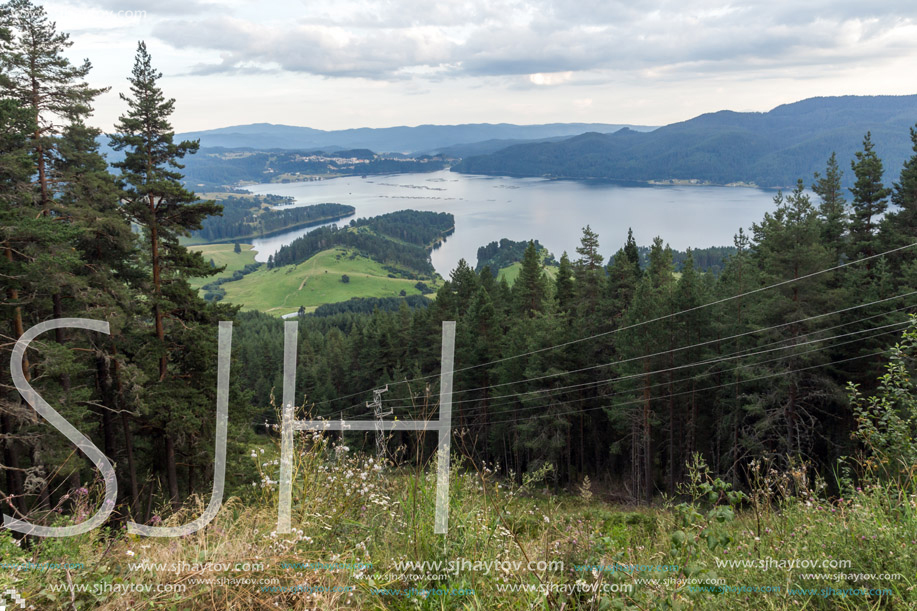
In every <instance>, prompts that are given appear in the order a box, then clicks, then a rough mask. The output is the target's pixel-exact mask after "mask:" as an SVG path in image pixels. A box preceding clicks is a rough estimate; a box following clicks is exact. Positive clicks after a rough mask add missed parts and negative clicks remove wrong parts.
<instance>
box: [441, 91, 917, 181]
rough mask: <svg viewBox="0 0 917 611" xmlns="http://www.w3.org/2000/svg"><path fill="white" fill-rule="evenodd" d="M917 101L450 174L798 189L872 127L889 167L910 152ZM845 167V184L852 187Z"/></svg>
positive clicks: (847, 104)
mask: <svg viewBox="0 0 917 611" xmlns="http://www.w3.org/2000/svg"><path fill="white" fill-rule="evenodd" d="M915 122H917V95H910V96H843V97H822V98H810V99H807V100H802V101H800V102H796V103H793V104H785V105H783V106H778V107H777V108H774V109H773V110H771V111H770V112H766V113H758V112H732V111H721V112H716V113H709V114H704V115H700V116H699V117H695V118H693V119H690V120H688V121H683V122H681V123H674V124H672V125H667V126H665V127H660V128H659V129H656V130H654V131H651V132H644V133H641V132H636V131H633V130H629V129H623V130H621V131H619V132H616V133H613V134H598V133H586V134H582V135H580V136H577V137H575V138H570V139H567V140H563V141H560V142H540V143H533V144H518V145H515V146H510V147H508V148H505V149H503V150H501V151H497V152H495V153H493V154H490V155H480V156H475V157H469V158H467V159H465V160H463V161H462V162H461V163H459V164H458V165H456V166H454V167H453V170H455V171H459V172H464V173H471V174H491V175H508V176H549V177H566V178H603V179H616V180H639V181H668V180H676V181H690V180H697V181H702V182H709V183H714V184H729V183H736V182H745V183H754V184H757V185H759V186H769V187H774V186H787V185H793V184H794V183H795V182H796V179H797V178H799V177H804V178H806V179H808V178H810V177H811V176H812V175H813V173H814V172H816V171H819V170H822V169H824V167H825V161H826V160H827V159H828V157H830V155H831V153H832V152H836V153H837V156H838V158H839V159H851V158H853V155H854V152H855V151H857V150H860V148H861V145H862V142H863V137H864V135H865V134H866V132H867V131H871V132H872V141H873V142H874V143H875V147H876V151H877V153H878V154H879V156H880V157H881V158H882V159H883V161H884V162H885V167H886V168H888V169H889V170H892V171H898V170H899V169H900V168H901V166H902V164H903V162H904V161H905V159H907V158H908V157H909V156H910V154H911V143H910V141H909V139H908V128H909V127H911V126H913V125H914V123H915ZM842 169H844V170H846V172H845V176H844V183H845V184H846V185H847V186H849V185H850V184H852V172H851V171H850V169H849V167H845V168H842Z"/></svg>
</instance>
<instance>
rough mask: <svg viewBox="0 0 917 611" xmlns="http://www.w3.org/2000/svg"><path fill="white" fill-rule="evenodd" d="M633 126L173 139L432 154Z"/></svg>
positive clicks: (211, 134)
mask: <svg viewBox="0 0 917 611" xmlns="http://www.w3.org/2000/svg"><path fill="white" fill-rule="evenodd" d="M624 127H627V128H629V129H633V130H638V131H648V130H652V129H655V128H654V127H650V126H641V125H625V124H611V123H549V124H544V125H515V124H511V123H469V124H463V125H418V126H416V127H407V126H399V127H382V128H371V127H360V128H355V129H342V130H333V131H325V130H320V129H313V128H311V127H297V126H292V125H275V124H272V123H253V124H250V125H234V126H230V127H220V128H217V129H209V130H201V131H194V132H186V133H183V134H178V135H177V137H176V138H177V139H184V140H197V139H200V141H201V146H202V147H223V148H228V149H236V148H251V149H260V150H265V149H289V150H308V149H316V150H317V149H324V150H326V151H328V150H334V149H335V148H338V147H340V148H348V149H358V148H365V149H371V150H373V151H376V152H380V153H389V152H393V153H394V152H397V153H428V154H430V153H438V152H440V150H439V149H446V148H447V147H452V146H456V145H464V144H471V143H477V142H484V141H487V140H510V141H520V140H543V139H546V138H558V137H565V136H575V135H578V134H582V133H584V132H599V133H610V132H614V131H617V130H619V129H621V128H624Z"/></svg>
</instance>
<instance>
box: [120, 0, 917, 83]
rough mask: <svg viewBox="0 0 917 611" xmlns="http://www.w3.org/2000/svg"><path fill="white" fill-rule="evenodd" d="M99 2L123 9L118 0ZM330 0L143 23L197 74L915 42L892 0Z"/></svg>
mask: <svg viewBox="0 0 917 611" xmlns="http://www.w3.org/2000/svg"><path fill="white" fill-rule="evenodd" d="M168 1H169V2H172V1H174V0H168ZM105 4H106V5H115V4H117V5H119V6H120V5H122V4H123V5H124V6H123V8H125V9H126V8H127V4H128V3H127V2H117V1H116V0H107V1H106V2H105ZM182 4H183V5H184V4H188V3H186V2H182ZM191 5H194V0H192V1H191ZM325 6H326V7H327V6H328V5H325ZM331 7H332V8H321V9H316V8H315V7H314V4H313V3H311V2H310V3H309V4H308V5H306V4H304V8H303V16H302V17H301V19H300V20H298V21H297V20H295V19H293V20H290V21H289V22H287V23H286V24H283V25H266V24H265V23H259V22H256V21H254V20H245V19H241V18H239V17H225V16H220V17H215V18H214V17H212V16H207V18H196V17H191V16H186V17H183V18H175V19H165V20H163V21H160V22H159V23H158V24H157V25H156V26H155V27H154V29H153V34H154V35H155V36H156V37H158V38H160V39H162V40H163V41H166V42H168V43H169V44H171V45H173V46H175V47H177V48H182V49H202V50H207V51H213V52H218V53H219V54H220V56H221V61H220V62H218V63H211V64H201V65H198V66H196V67H195V68H194V71H195V73H197V74H208V73H215V72H236V71H244V70H247V71H251V70H258V69H269V70H271V69H273V70H276V69H279V70H284V71H289V72H299V73H308V74H316V75H322V76H329V77H341V76H350V77H365V78H377V79H394V78H407V77H410V76H414V75H418V74H419V75H423V76H427V77H442V76H445V75H449V76H456V75H468V76H506V75H528V74H533V73H556V72H574V73H576V72H584V71H597V70H598V71H601V70H610V71H614V70H625V69H626V70H635V69H636V70H648V71H653V72H654V73H668V74H672V73H678V72H679V71H684V72H686V73H691V74H694V75H697V74H705V73H709V74H713V73H717V72H728V71H736V70H743V69H744V70H753V71H763V72H767V71H781V70H785V69H789V68H800V67H804V66H811V65H825V64H828V65H831V64H850V63H857V62H861V61H864V60H866V59H869V58H874V57H882V56H886V57H888V56H890V57H894V56H897V55H901V54H903V53H909V52H912V51H913V50H914V48H915V47H917V37H913V36H912V37H910V38H907V37H904V36H901V35H900V33H901V31H902V29H901V28H903V27H905V26H913V25H914V24H915V23H917V3H913V2H910V1H907V2H905V1H901V0H892V1H890V2H883V3H876V4H872V5H870V4H868V3H863V2H853V1H851V0H841V1H840V2H838V1H835V0H830V1H829V0H814V1H810V2H790V1H788V0H775V1H773V2H761V3H756V4H753V5H730V4H724V3H722V2H713V1H709V0H693V1H690V0H689V1H688V2H670V1H668V0H634V1H628V2H619V1H612V2H609V1H607V0H580V1H578V2H559V1H549V0H531V1H524V0H497V1H496V2H483V1H479V0H474V1H471V2H463V3H459V2H451V3H450V2H443V3H430V2H428V1H423V2H421V1H418V0H378V1H370V0H345V3H344V4H339V3H334V4H332V5H331ZM265 8H266V9H267V7H265ZM160 12H162V11H160ZM267 12H268V11H267V10H265V13H267ZM890 36H891V38H889V37H890Z"/></svg>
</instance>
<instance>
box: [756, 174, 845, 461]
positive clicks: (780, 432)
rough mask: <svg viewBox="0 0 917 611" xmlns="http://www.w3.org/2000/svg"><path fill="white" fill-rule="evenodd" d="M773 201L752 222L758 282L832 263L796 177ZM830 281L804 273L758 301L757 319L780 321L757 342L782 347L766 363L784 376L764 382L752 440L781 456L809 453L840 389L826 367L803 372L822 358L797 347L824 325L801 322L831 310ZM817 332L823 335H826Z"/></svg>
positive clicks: (793, 275)
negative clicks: (821, 420) (790, 190)
mask: <svg viewBox="0 0 917 611" xmlns="http://www.w3.org/2000/svg"><path fill="white" fill-rule="evenodd" d="M774 203H775V210H774V211H773V212H768V213H765V215H764V220H763V221H762V222H761V223H760V224H755V225H754V226H753V228H754V243H755V255H754V256H755V259H756V262H757V264H758V267H759V269H760V270H761V272H762V281H763V282H765V283H766V284H774V283H777V282H781V281H786V280H795V279H798V278H802V277H803V276H807V275H809V274H811V273H813V272H815V271H820V270H823V269H826V268H828V267H831V265H832V263H833V256H832V254H831V252H830V251H829V249H828V248H827V247H826V246H825V245H824V244H822V243H821V242H820V237H821V228H820V226H819V225H820V224H819V221H818V218H817V213H816V211H815V208H814V206H812V203H811V201H810V200H809V197H808V195H806V194H805V190H804V186H803V183H802V181H801V180H800V181H799V182H798V183H797V185H796V189H795V190H794V191H793V193H791V194H790V195H787V196H784V195H783V194H782V193H778V195H777V196H776V197H775V198H774ZM830 280H831V279H830V277H828V276H827V275H819V276H815V277H811V278H806V279H805V280H800V281H799V282H793V283H789V284H785V285H783V286H781V287H778V288H775V289H772V290H770V291H767V292H766V293H765V294H764V295H763V296H762V297H761V298H760V299H758V300H757V304H756V305H757V307H758V310H757V312H756V315H755V320H756V322H757V324H759V325H761V326H762V327H770V326H774V325H781V326H779V327H778V328H775V329H773V330H771V331H769V332H767V333H765V334H761V335H760V336H759V338H758V339H759V341H760V342H761V343H762V344H767V345H771V344H772V343H773V342H780V344H778V345H782V346H785V347H784V349H783V350H782V351H780V352H777V353H776V354H775V355H774V356H775V357H779V360H778V361H776V362H775V363H774V362H772V363H771V364H769V365H768V368H767V370H768V371H770V372H773V371H781V370H782V371H784V372H785V373H784V375H783V376H781V377H780V378H779V379H777V378H775V379H773V380H769V381H768V382H767V383H766V384H765V385H764V386H762V387H761V388H760V389H759V393H758V397H757V400H756V401H755V412H754V413H755V415H756V417H757V419H758V420H759V422H758V426H757V430H758V440H757V442H758V443H759V444H761V446H760V448H759V449H761V450H764V449H767V450H770V451H774V450H775V449H776V450H777V451H778V453H779V454H781V455H785V456H797V457H799V456H809V453H810V452H811V450H812V447H813V445H812V444H813V443H814V441H815V436H816V434H817V433H818V431H819V430H820V427H819V426H818V422H819V418H820V417H821V416H822V415H823V414H825V413H830V412H831V410H830V409H829V406H830V405H831V403H830V398H831V396H832V394H837V393H838V392H839V389H838V388H837V387H836V384H834V383H833V382H832V381H831V380H830V378H829V377H828V376H826V375H825V372H824V371H820V370H818V369H814V370H805V368H806V367H810V366H812V365H814V364H817V363H819V362H824V361H825V360H826V357H825V355H824V354H823V353H819V352H815V353H813V352H812V351H811V348H807V347H798V348H797V347H795V345H796V344H797V343H800V342H801V339H800V338H802V337H803V336H806V335H807V334H808V333H811V331H812V330H813V329H814V328H817V327H818V326H825V325H828V326H830V322H831V320H830V319H828V318H823V319H819V320H818V321H817V323H816V322H815V321H806V320H805V319H807V318H811V317H812V316H814V315H817V314H823V313H825V312H829V311H831V310H832V309H836V303H837V295H836V291H834V290H832V289H831V287H830ZM787 323H789V324H787ZM818 337H819V339H826V340H827V339H829V338H830V335H824V334H823V335H819V336H818ZM772 358H773V357H772ZM746 366H750V365H749V364H746ZM800 369H802V370H803V371H798V370H800Z"/></svg>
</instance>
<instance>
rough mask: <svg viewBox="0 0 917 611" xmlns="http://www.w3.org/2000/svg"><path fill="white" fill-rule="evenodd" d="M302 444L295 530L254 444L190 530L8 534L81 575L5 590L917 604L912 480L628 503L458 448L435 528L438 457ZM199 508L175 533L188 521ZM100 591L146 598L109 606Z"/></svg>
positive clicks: (322, 441) (341, 604) (17, 551)
mask: <svg viewBox="0 0 917 611" xmlns="http://www.w3.org/2000/svg"><path fill="white" fill-rule="evenodd" d="M296 435H297V440H296V444H297V445H296V447H297V451H296V452H295V453H294V464H293V469H294V470H293V474H294V475H293V480H292V481H293V488H292V512H291V517H292V531H291V532H289V533H282V532H279V530H280V529H279V528H278V526H277V520H278V512H277V507H278V486H277V481H278V479H279V466H278V465H279V461H278V452H277V449H276V446H274V447H273V448H272V447H270V446H268V447H266V448H265V447H264V446H260V447H254V446H253V448H252V451H251V461H252V463H253V464H254V469H251V470H250V473H252V475H251V476H249V477H253V478H254V479H255V480H256V481H253V482H250V481H243V482H227V484H229V485H230V486H231V488H230V489H231V490H234V491H235V492H232V493H231V498H228V499H226V500H225V501H224V503H223V506H222V509H221V511H220V512H219V514H218V515H217V517H216V519H215V520H214V521H213V522H212V523H210V524H209V525H208V526H206V527H204V528H203V529H202V530H200V531H198V532H196V533H194V534H192V535H189V536H185V537H182V538H146V537H137V536H132V535H125V534H123V532H121V531H120V529H118V530H117V531H112V533H110V534H104V533H100V532H99V531H92V532H90V533H88V534H85V535H79V536H76V537H66V538H56V539H55V538H52V539H45V540H41V539H36V540H35V541H34V542H33V544H32V546H31V548H29V549H28V550H26V549H24V548H21V547H17V546H16V545H14V544H13V542H12V539H11V538H10V537H9V534H8V533H6V532H4V531H2V530H0V558H2V559H3V560H4V561H6V562H11V563H14V564H16V563H20V564H23V563H28V562H33V563H42V562H54V563H64V562H70V563H80V564H81V566H79V567H76V568H70V569H69V570H66V572H65V570H62V569H60V568H57V569H50V570H25V571H15V570H2V571H0V591H4V590H5V589H6V588H12V589H14V590H16V591H17V592H19V593H20V594H21V595H22V596H23V597H24V599H25V601H26V602H27V603H28V604H30V605H33V606H31V607H29V608H36V609H62V610H64V609H66V610H71V609H101V610H106V611H128V610H133V609H141V608H142V609H169V610H173V609H174V610H176V611H178V610H197V609H202V610H203V609H208V610H209V609H232V610H247V609H285V610H296V611H305V610H333V609H378V610H399V611H401V610H403V611H408V610H429V611H433V610H434V609H437V610H444V609H474V610H482V611H483V610H490V609H503V610H519V611H523V610H526V611H528V610H532V609H536V610H544V611H549V610H555V609H557V610H561V609H562V610H580V611H604V610H613V609H618V610H626V611H649V610H651V609H653V610H655V609H667V610H676V609H680V610H684V611H689V610H694V609H698V610H706V609H709V610H711V611H760V610H764V611H789V610H797V609H799V610H809V611H828V610H834V609H839V610H842V611H843V610H854V609H870V610H872V609H890V610H898V609H901V610H906V609H915V608H917V577H915V574H914V567H915V565H917V516H915V512H917V502H915V500H914V499H915V496H914V495H913V492H914V491H915V484H917V482H915V481H910V482H904V483H903V487H899V486H893V485H888V484H886V485H880V484H869V483H866V482H863V487H862V488H856V489H854V488H847V487H842V490H843V498H838V497H836V496H829V495H827V494H825V492H824V486H823V483H821V482H819V481H818V480H817V479H812V477H811V475H812V472H811V470H809V469H807V468H805V467H804V466H802V465H799V466H798V467H795V468H793V469H792V470H790V471H777V470H775V469H772V468H771V466H770V465H768V464H762V463H760V462H759V463H757V465H758V466H757V467H754V466H753V472H752V474H751V477H752V481H753V488H752V489H751V490H750V491H749V494H748V495H747V496H746V495H738V494H736V493H734V492H732V491H731V490H730V488H729V486H728V484H724V483H723V482H721V481H720V480H717V479H713V478H711V477H710V476H709V474H708V472H707V471H706V468H705V466H704V465H703V463H702V462H698V461H695V462H694V464H693V465H690V466H689V467H688V473H689V476H690V477H691V481H692V483H691V484H689V485H688V486H686V487H685V488H684V489H683V490H682V495H681V499H682V500H681V501H680V502H665V503H662V504H659V505H655V506H653V507H626V506H620V505H613V504H610V503H608V502H607V501H605V500H603V497H606V496H612V495H614V494H615V488H614V486H603V485H597V484H595V483H592V482H589V481H588V480H584V481H583V482H582V484H581V485H580V486H579V487H578V490H569V491H567V492H564V493H561V494H557V493H555V492H553V491H552V486H551V485H550V478H551V469H547V468H546V469H542V470H540V471H539V472H536V473H534V474H528V475H527V476H526V477H525V478H523V481H522V482H521V483H520V482H517V481H514V479H513V478H512V477H509V476H508V474H505V473H501V472H500V470H499V467H498V466H496V465H491V467H492V468H486V469H481V468H480V467H477V468H475V467H474V466H473V465H471V464H470V463H469V462H468V461H467V460H463V458H462V457H461V456H460V455H459V454H455V455H454V457H453V461H452V470H451V476H450V484H449V496H448V502H449V522H448V533H447V534H445V535H442V534H434V532H433V530H434V528H433V525H434V524H433V522H434V519H433V518H434V512H435V498H436V461H435V458H433V459H431V460H427V461H426V463H425V465H424V466H422V467H420V468H418V469H417V470H413V469H404V468H402V469H397V468H393V467H392V466H386V467H384V468H382V467H380V465H379V463H378V462H376V461H375V460H374V458H372V457H370V456H367V455H360V454H354V452H353V451H349V449H348V448H347V447H346V446H343V445H341V444H340V443H339V442H337V441H335V440H334V439H331V438H329V437H322V436H321V435H319V434H315V435H313V434H311V433H309V434H306V433H297V434H296ZM370 435H371V434H370ZM358 443H359V442H356V441H352V442H351V445H354V446H355V445H357V444H358ZM370 443H371V438H370ZM237 473H238V472H237ZM96 495H99V493H98V490H94V491H93V492H92V495H91V496H96ZM206 499H207V497H206V496H205V497H204V499H203V500H202V501H201V503H200V504H199V506H198V507H189V508H187V509H186V510H185V511H184V512H182V513H181V514H180V515H175V516H172V517H171V518H169V519H168V520H167V521H166V524H167V525H178V524H185V523H188V522H189V521H190V520H192V519H193V518H195V517H197V516H198V515H200V513H201V511H202V509H203V503H204V502H206ZM97 502H98V501H97V499H95V498H86V497H84V498H81V499H79V500H78V503H79V506H78V509H79V511H80V513H82V514H83V515H85V514H87V513H91V511H90V510H89V508H90V507H95V506H96V504H97ZM676 503H677V504H676ZM65 513H66V512H65ZM66 520H67V518H65V517H63V516H62V518H61V524H64V523H65V522H66ZM803 561H805V562H806V563H817V567H818V568H814V569H813V568H812V567H813V566H815V565H812V564H807V565H801V562H803ZM141 563H145V566H146V567H147V568H143V567H141V566H139V565H140V564H141ZM208 563H210V564H208ZM404 563H417V564H415V565H406V564H404ZM420 563H427V564H425V565H424V566H423V567H421V566H420ZM476 563H477V564H476ZM208 566H209V567H210V568H207V567H208ZM157 567H158V568H157ZM170 567H171V568H170ZM824 567H830V568H824ZM813 573H815V574H814V575H813ZM838 575H840V576H838ZM68 584H70V585H72V586H74V587H78V586H82V587H83V589H80V590H78V591H77V590H74V591H73V592H72V593H71V592H70V591H68V590H67V589H66V588H67V587H68ZM87 584H88V589H86V588H87ZM95 584H101V586H102V587H101V588H98V591H96V588H95ZM106 584H107V585H108V587H118V588H121V589H122V591H123V590H124V589H125V588H128V587H141V588H145V587H149V588H151V589H148V590H141V591H127V592H126V593H123V594H117V595H113V594H112V593H111V591H107V592H106V591H105V590H104V587H106ZM60 588H64V589H63V590H61V589H60Z"/></svg>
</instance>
